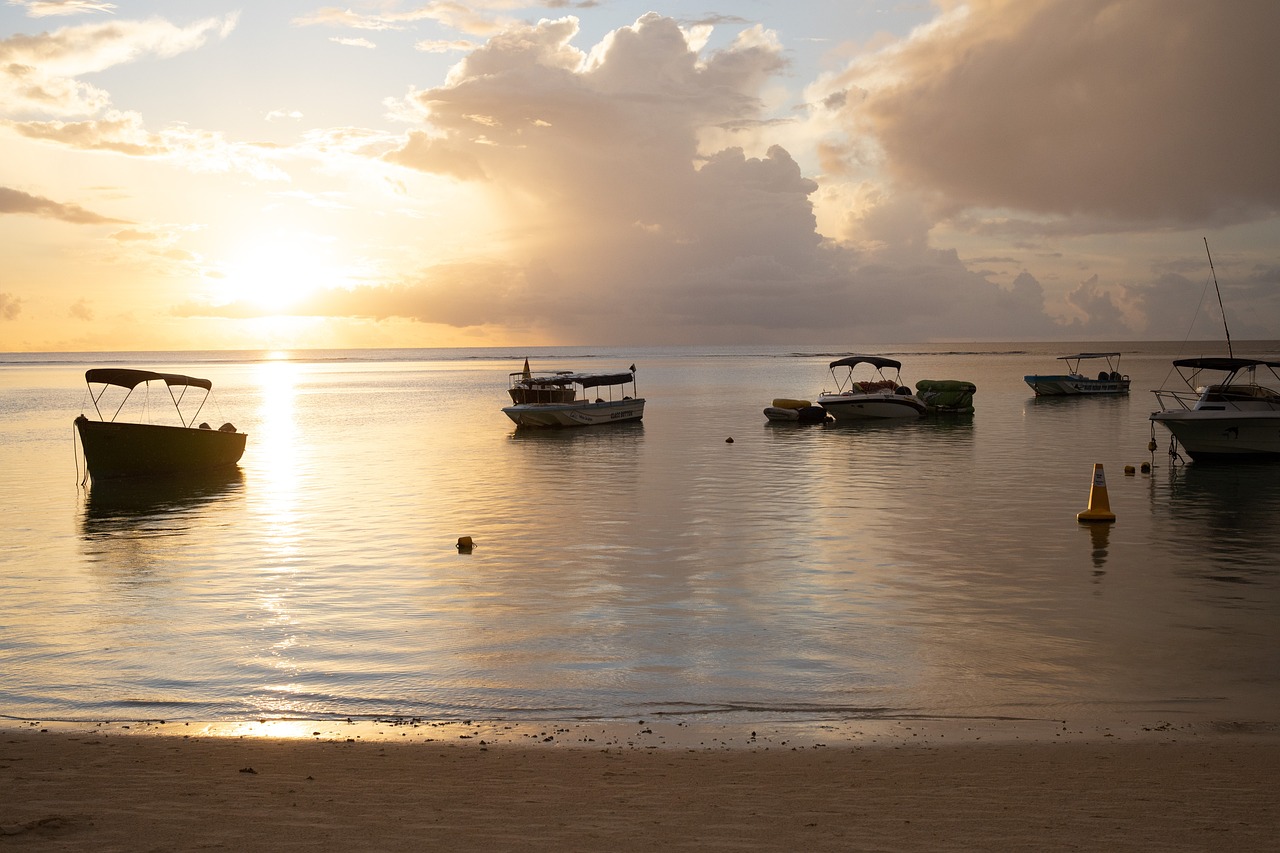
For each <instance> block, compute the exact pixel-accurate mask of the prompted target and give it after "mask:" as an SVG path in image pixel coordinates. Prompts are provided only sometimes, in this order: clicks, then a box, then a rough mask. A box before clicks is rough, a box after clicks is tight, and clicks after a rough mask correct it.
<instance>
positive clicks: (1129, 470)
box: [1124, 465, 1137, 477]
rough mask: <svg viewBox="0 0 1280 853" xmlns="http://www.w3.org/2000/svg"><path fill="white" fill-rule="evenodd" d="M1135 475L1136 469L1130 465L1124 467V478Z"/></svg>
mask: <svg viewBox="0 0 1280 853" xmlns="http://www.w3.org/2000/svg"><path fill="white" fill-rule="evenodd" d="M1135 473H1137V469H1136V468H1134V467H1133V466H1132V465H1126V466H1124V475H1125V476H1126V477H1132V476H1133V475H1134V474H1135Z"/></svg>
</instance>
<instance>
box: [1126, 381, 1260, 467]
mask: <svg viewBox="0 0 1280 853" xmlns="http://www.w3.org/2000/svg"><path fill="white" fill-rule="evenodd" d="M1173 366H1174V367H1175V368H1177V371H1178V375H1179V376H1181V377H1182V380H1183V382H1184V383H1185V386H1186V387H1185V388H1179V389H1160V390H1157V391H1156V392H1155V395H1156V401H1157V402H1158V403H1159V404H1160V411H1158V412H1152V413H1151V421H1152V423H1158V424H1162V425H1163V426H1164V427H1165V428H1167V429H1168V430H1169V432H1170V433H1172V434H1173V438H1174V439H1176V440H1177V442H1178V444H1180V445H1182V447H1183V449H1184V450H1186V452H1187V454H1188V455H1189V456H1190V457H1191V458H1192V459H1197V460H1199V459H1240V458H1246V457H1254V456H1275V457H1278V458H1280V393H1277V391H1276V390H1275V389H1276V388H1280V372H1277V371H1278V370H1280V361H1269V360H1261V359H1254V358H1234V357H1206V358H1183V359H1178V360H1177V361H1175V362H1174V363H1173ZM1205 371H1208V374H1209V376H1210V377H1211V378H1212V379H1213V380H1215V381H1212V382H1209V383H1208V384H1201V382H1202V375H1203V374H1204V373H1205ZM1259 373H1261V374H1262V377H1263V381H1265V382H1268V383H1271V385H1270V387H1268V386H1264V385H1260V384H1259V383H1258V375H1259ZM1268 373H1269V374H1270V375H1268Z"/></svg>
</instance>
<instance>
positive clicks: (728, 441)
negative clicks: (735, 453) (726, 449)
mask: <svg viewBox="0 0 1280 853" xmlns="http://www.w3.org/2000/svg"><path fill="white" fill-rule="evenodd" d="M724 443H725V444H733V436H729V437H728V438H726V439H725V440H724Z"/></svg>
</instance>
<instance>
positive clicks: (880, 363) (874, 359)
mask: <svg viewBox="0 0 1280 853" xmlns="http://www.w3.org/2000/svg"><path fill="white" fill-rule="evenodd" d="M858 364H869V365H871V366H872V367H874V368H876V369H877V370H879V369H880V368H882V367H892V368H893V369H894V370H901V369H902V362H900V361H896V360H894V359H892V358H885V357H884V356H879V355H849V356H845V357H844V358H838V359H836V360H835V361H833V362H831V364H830V365H829V366H830V367H831V369H833V370H834V369H835V368H837V367H853V366H855V365H858Z"/></svg>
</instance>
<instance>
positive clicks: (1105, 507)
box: [1076, 462, 1116, 522]
mask: <svg viewBox="0 0 1280 853" xmlns="http://www.w3.org/2000/svg"><path fill="white" fill-rule="evenodd" d="M1115 520H1116V514H1115V513H1114V512H1112V511H1111V501H1110V500H1109V499H1108V498H1107V478H1106V475H1105V474H1103V473H1102V463H1101V462H1095V463H1094V465H1093V485H1092V486H1090V487H1089V508H1088V509H1086V510H1085V511H1084V512H1082V513H1078V514H1077V515H1076V521H1080V522H1112V521H1115Z"/></svg>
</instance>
